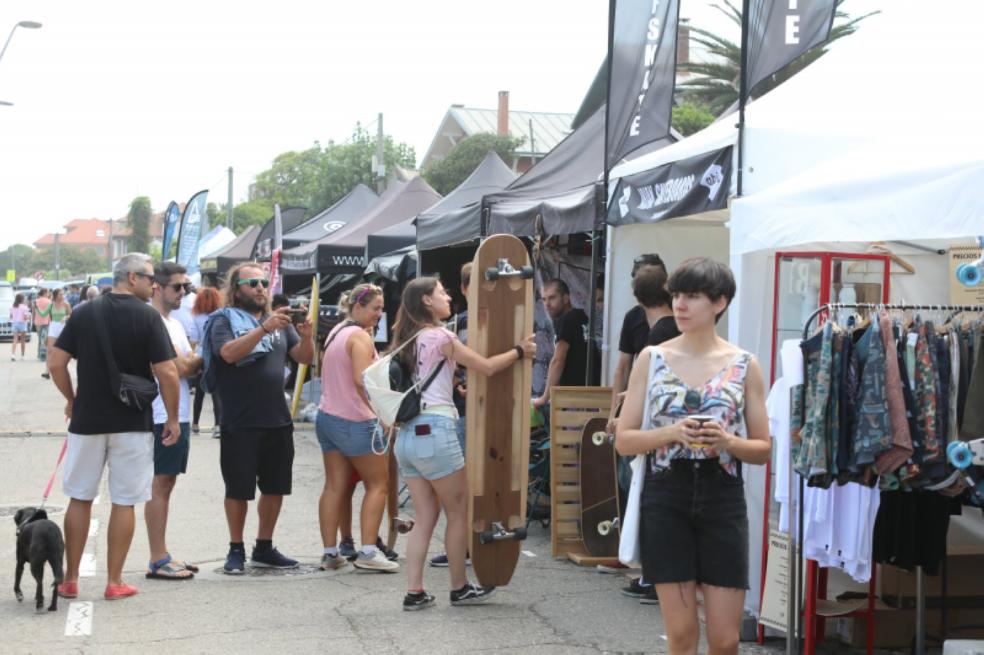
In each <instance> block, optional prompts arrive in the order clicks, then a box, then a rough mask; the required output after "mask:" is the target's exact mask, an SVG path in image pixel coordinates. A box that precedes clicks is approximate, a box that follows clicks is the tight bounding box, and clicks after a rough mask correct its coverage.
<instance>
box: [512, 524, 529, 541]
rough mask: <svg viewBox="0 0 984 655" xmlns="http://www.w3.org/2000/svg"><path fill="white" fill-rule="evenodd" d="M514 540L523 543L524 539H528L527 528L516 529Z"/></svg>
mask: <svg viewBox="0 0 984 655" xmlns="http://www.w3.org/2000/svg"><path fill="white" fill-rule="evenodd" d="M513 538H514V539H515V540H516V541H523V540H524V539H526V526H523V527H520V528H515V529H514V530H513Z"/></svg>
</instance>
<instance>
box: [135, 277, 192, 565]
mask: <svg viewBox="0 0 984 655" xmlns="http://www.w3.org/2000/svg"><path fill="white" fill-rule="evenodd" d="M185 272H186V271H185V268H184V266H180V265H178V264H175V263H173V262H162V263H160V264H158V265H157V266H156V267H155V268H154V295H153V296H152V298H151V304H152V305H153V306H154V309H156V310H157V311H158V313H159V314H160V315H161V319H163V321H164V327H165V328H167V334H168V336H169V337H170V338H171V345H172V346H173V347H174V351H175V353H177V357H175V359H174V364H175V365H176V366H177V368H178V376H179V377H180V378H181V386H180V389H181V394H180V396H179V402H178V425H179V426H180V428H181V435H180V436H179V437H178V441H177V443H175V444H173V445H171V446H165V445H164V442H163V438H162V434H163V431H164V423H165V422H166V420H167V411H166V410H165V409H164V400H163V399H162V398H161V397H160V396H157V398H156V399H155V400H154V484H153V487H152V489H151V493H152V498H151V499H150V500H148V501H147V504H146V505H144V518H145V519H146V522H147V541H148V542H149V544H150V564H149V565H148V570H147V577H149V578H156V579H160V580H175V579H178V580H186V579H190V578H192V577H194V572H195V571H197V570H198V567H196V566H192V565H191V564H187V563H185V562H183V561H181V560H177V559H174V558H172V557H171V554H170V552H168V549H167V543H166V540H165V533H166V532H167V517H168V506H169V504H170V501H171V491H173V490H174V484H175V482H177V479H178V474H181V473H185V471H186V470H187V468H188V450H189V447H190V445H191V443H190V436H191V396H190V393H189V390H188V378H191V377H194V376H195V375H196V374H197V373H198V371H199V369H200V368H201V365H202V358H201V357H199V356H198V355H196V354H195V352H194V351H193V350H192V349H191V343H190V342H189V341H188V335H187V334H185V329H184V326H183V325H182V324H181V322H180V321H178V320H177V319H176V318H175V317H174V316H173V315H172V313H173V312H174V311H175V310H177V309H178V308H179V307H181V301H182V299H183V298H184V296H185V294H187V293H188V289H189V288H190V287H191V283H190V282H189V281H188V276H187V275H185Z"/></svg>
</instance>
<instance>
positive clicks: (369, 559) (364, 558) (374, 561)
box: [352, 548, 400, 573]
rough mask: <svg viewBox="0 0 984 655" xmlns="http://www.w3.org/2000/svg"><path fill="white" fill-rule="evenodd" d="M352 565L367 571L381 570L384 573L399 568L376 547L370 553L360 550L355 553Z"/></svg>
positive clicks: (392, 571)
mask: <svg viewBox="0 0 984 655" xmlns="http://www.w3.org/2000/svg"><path fill="white" fill-rule="evenodd" d="M352 565H353V566H354V567H355V568H357V569H365V570H367V571H382V572H384V573H394V572H396V571H398V570H399V569H400V565H399V564H397V563H396V562H391V561H389V560H388V559H386V555H383V553H382V552H381V551H380V550H379V549H378V548H377V549H376V550H374V551H373V553H372V555H366V554H365V553H364V552H363V551H362V550H360V551H359V554H358V555H356V557H355V561H354V562H352Z"/></svg>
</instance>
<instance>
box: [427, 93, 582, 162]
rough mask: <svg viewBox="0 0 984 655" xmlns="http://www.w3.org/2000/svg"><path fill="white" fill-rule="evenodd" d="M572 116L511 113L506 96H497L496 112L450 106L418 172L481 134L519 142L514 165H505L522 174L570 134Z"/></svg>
mask: <svg viewBox="0 0 984 655" xmlns="http://www.w3.org/2000/svg"><path fill="white" fill-rule="evenodd" d="M573 119H574V114H563V113H553V112H542V111H510V110H509V92H508V91H500V92H499V107H498V109H478V108H475V107H465V106H463V105H451V107H450V108H449V109H448V111H447V113H446V114H445V115H444V118H443V119H442V120H441V125H440V127H439V128H438V130H437V134H435V135H434V139H433V140H432V141H431V144H430V147H429V148H427V152H426V153H425V154H424V157H423V159H421V160H420V169H421V170H423V169H425V168H427V166H428V165H430V164H433V163H434V162H437V161H439V160H441V159H443V158H444V157H446V156H447V154H448V153H449V152H451V149H452V148H454V146H455V145H457V144H458V142H459V141H461V140H462V139H464V138H465V137H469V136H473V135H475V134H480V133H483V132H486V133H491V134H500V135H505V134H507V133H508V134H509V135H510V136H512V137H515V138H518V139H522V140H523V142H522V143H521V144H520V145H519V147H518V148H516V157H515V160H514V161H511V162H506V163H507V164H509V165H510V166H511V167H512V169H513V170H514V171H517V172H519V173H522V172H524V171H526V170H527V169H528V168H529V167H530V166H532V165H533V163H534V162H536V161H538V160H540V159H543V157H544V155H546V154H547V153H548V152H550V151H551V150H553V148H554V146H556V145H557V144H558V143H560V142H561V141H563V140H564V138H565V137H566V136H567V135H568V134H570V132H571V121H572V120H573Z"/></svg>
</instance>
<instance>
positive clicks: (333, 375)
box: [315, 284, 399, 571]
mask: <svg viewBox="0 0 984 655" xmlns="http://www.w3.org/2000/svg"><path fill="white" fill-rule="evenodd" d="M338 304H339V306H340V307H341V308H342V310H343V311H344V312H345V315H346V320H345V321H343V322H342V323H339V324H338V325H337V326H336V327H335V329H334V330H332V331H331V333H330V334H329V335H328V340H327V341H326V342H325V356H324V361H323V363H322V366H321V404H320V407H319V408H318V419H317V422H316V424H315V428H316V431H317V435H318V442H319V443H320V444H321V452H322V456H323V458H324V465H325V486H324V490H323V491H322V492H321V500H320V502H319V503H318V518H319V522H320V524H321V539H322V542H323V543H324V555H322V558H321V568H322V569H337V568H339V567H341V566H344V565H345V564H347V563H348V560H347V559H346V557H345V555H346V554H348V553H344V554H343V553H339V551H338V536H337V533H338V527H339V517H341V516H345V515H347V516H348V517H349V521H348V523H349V526H350V525H351V503H352V500H351V499H352V494H351V490H352V484H351V479H352V470H353V469H354V470H355V471H356V472H357V473H358V474H359V477H361V478H362V483H363V484H364V485H365V496H363V498H362V513H361V515H360V526H361V537H362V548H361V549H360V550H359V551H358V552H357V553H356V556H355V559H354V564H355V566H356V567H357V568H362V569H372V570H381V571H393V570H395V569H398V568H399V565H398V564H397V563H396V562H393V561H390V560H388V559H387V558H386V555H385V554H384V553H383V552H381V551H380V549H379V548H378V545H379V525H380V523H381V522H382V520H383V510H384V509H385V506H386V494H387V485H388V480H389V468H388V463H389V458H388V457H386V456H385V455H377V454H375V453H374V452H373V448H372V440H373V432H374V431H375V429H376V416H375V415H374V414H373V413H372V409H370V407H369V399H368V397H367V396H366V391H365V388H364V387H363V384H362V372H363V371H365V370H366V368H368V366H369V365H370V364H372V363H373V361H375V360H376V359H377V358H378V355H377V354H376V348H375V345H374V344H373V338H372V333H373V332H374V331H375V328H376V324H377V323H379V319H380V317H381V316H382V314H383V292H382V289H380V288H379V287H377V286H374V285H372V284H360V285H359V286H357V287H355V288H354V289H352V291H350V292H348V293H347V294H343V295H342V297H341V298H340V299H339V301H338ZM346 503H347V504H348V507H346ZM346 510H348V511H346ZM342 527H343V528H345V527H347V526H342Z"/></svg>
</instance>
